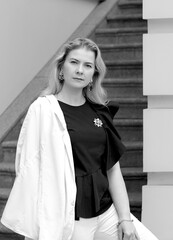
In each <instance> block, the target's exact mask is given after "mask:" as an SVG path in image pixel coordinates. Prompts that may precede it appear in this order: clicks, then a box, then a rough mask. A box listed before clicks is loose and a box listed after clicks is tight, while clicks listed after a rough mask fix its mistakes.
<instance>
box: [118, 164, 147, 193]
mask: <svg viewBox="0 0 173 240" xmlns="http://www.w3.org/2000/svg"><path fill="white" fill-rule="evenodd" d="M121 171H122V174H123V178H124V181H125V183H126V188H127V191H128V192H140V193H142V186H143V185H146V183H147V174H146V173H143V171H142V168H134V167H127V168H121Z"/></svg>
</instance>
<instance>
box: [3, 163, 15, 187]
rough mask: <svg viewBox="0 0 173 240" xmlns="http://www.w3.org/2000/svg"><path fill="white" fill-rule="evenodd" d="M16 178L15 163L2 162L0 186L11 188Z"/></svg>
mask: <svg viewBox="0 0 173 240" xmlns="http://www.w3.org/2000/svg"><path fill="white" fill-rule="evenodd" d="M14 179H15V166H14V163H10V162H1V163H0V188H11V187H12V186H13V182H14Z"/></svg>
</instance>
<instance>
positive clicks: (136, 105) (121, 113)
mask: <svg viewBox="0 0 173 240" xmlns="http://www.w3.org/2000/svg"><path fill="white" fill-rule="evenodd" d="M112 100H114V101H115V102H116V103H117V104H118V105H119V110H118V112H117V114H116V115H115V118H120V119H126V118H131V119H142V118H143V109H144V108H146V107H147V100H146V98H145V97H143V98H114V99H112Z"/></svg>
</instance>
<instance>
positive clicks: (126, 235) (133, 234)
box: [118, 221, 140, 240]
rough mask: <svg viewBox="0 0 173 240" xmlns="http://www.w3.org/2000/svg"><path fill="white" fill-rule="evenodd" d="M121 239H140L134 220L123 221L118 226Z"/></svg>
mask: <svg viewBox="0 0 173 240" xmlns="http://www.w3.org/2000/svg"><path fill="white" fill-rule="evenodd" d="M118 236H119V240H140V238H139V235H138V233H137V231H136V228H135V226H134V224H133V222H129V221H123V222H121V223H120V225H119V226H118Z"/></svg>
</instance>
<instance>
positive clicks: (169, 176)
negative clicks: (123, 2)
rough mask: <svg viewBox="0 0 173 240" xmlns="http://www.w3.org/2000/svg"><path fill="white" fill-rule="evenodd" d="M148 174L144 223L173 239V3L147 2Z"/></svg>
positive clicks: (145, 158)
mask: <svg viewBox="0 0 173 240" xmlns="http://www.w3.org/2000/svg"><path fill="white" fill-rule="evenodd" d="M143 18H144V19H147V20H148V33H147V34H145V35H144V37H143V81H144V82H143V93H144V95H146V96H148V108H147V109H145V110H144V149H143V165H144V171H145V172H147V173H148V183H147V185H146V186H144V187H143V196H142V198H143V199H142V205H143V206H142V209H143V210H142V222H143V223H144V224H145V225H146V226H147V227H148V228H149V229H150V230H151V231H152V232H153V233H154V234H155V235H156V236H157V237H158V238H159V240H172V239H173V1H172V0H164V1H163V0H143Z"/></svg>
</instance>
